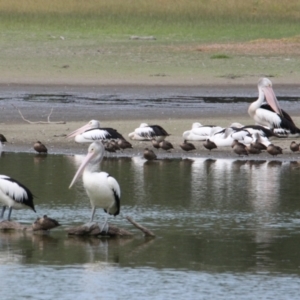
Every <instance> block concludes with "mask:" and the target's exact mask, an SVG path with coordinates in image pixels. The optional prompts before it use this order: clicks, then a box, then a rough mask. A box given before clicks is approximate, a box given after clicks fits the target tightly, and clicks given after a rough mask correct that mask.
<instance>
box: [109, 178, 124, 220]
mask: <svg viewBox="0 0 300 300" xmlns="http://www.w3.org/2000/svg"><path fill="white" fill-rule="evenodd" d="M107 183H108V185H109V187H110V188H111V190H112V191H113V194H114V197H115V204H114V205H113V207H111V208H110V210H109V212H108V213H109V214H111V215H114V216H116V215H118V214H119V213H120V206H121V204H120V198H121V189H120V186H119V184H118V182H117V180H116V179H115V178H114V177H112V176H110V175H108V177H107Z"/></svg>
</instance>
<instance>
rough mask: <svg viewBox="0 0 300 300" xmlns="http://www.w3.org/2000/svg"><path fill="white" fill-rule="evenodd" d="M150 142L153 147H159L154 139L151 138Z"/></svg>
mask: <svg viewBox="0 0 300 300" xmlns="http://www.w3.org/2000/svg"><path fill="white" fill-rule="evenodd" d="M151 143H152V146H153V147H154V148H156V149H159V142H158V141H157V140H156V139H152V140H151Z"/></svg>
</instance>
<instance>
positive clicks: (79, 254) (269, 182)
mask: <svg viewBox="0 0 300 300" xmlns="http://www.w3.org/2000/svg"><path fill="white" fill-rule="evenodd" d="M83 157H84V155H80V156H60V155H47V157H43V158H41V159H38V160H37V159H36V157H35V155H32V154H14V153H5V155H3V156H1V158H0V168H1V173H4V174H8V175H10V176H14V177H17V178H18V180H20V181H21V182H24V184H25V185H27V186H29V187H30V188H31V190H32V191H33V192H34V194H35V195H36V196H37V199H36V208H37V211H38V214H39V215H40V216H41V215H43V214H47V215H48V216H49V217H52V218H54V219H57V220H58V221H59V222H60V223H61V224H62V225H63V226H61V227H59V228H57V229H55V230H54V231H53V232H51V234H50V235H47V236H39V235H35V234H31V233H23V232H22V233H20V232H16V233H4V232H2V233H0V272H4V271H5V272H7V269H6V268H5V267H6V265H9V266H11V265H17V266H20V265H21V266H23V267H24V269H22V270H21V269H20V270H16V271H15V273H16V274H18V275H20V276H22V275H23V274H22V275H21V273H22V272H24V270H27V271H28V272H29V265H30V266H31V268H33V269H38V268H45V267H46V266H50V267H53V270H52V271H49V269H47V272H49V274H48V275H47V278H48V277H49V278H48V280H50V278H52V280H65V281H66V284H68V286H70V287H72V288H73V291H74V289H75V287H74V286H73V283H72V280H74V278H73V279H71V277H72V276H71V275H70V276H71V277H68V276H66V273H70V272H68V268H73V270H75V269H76V272H78V273H76V272H75V271H74V272H75V273H76V274H77V275H76V276H77V277H76V280H79V281H80V280H82V281H80V282H81V283H82V284H81V285H80V290H81V291H83V290H84V293H88V290H89V289H93V288H94V285H93V284H92V282H93V283H95V281H94V280H95V279H92V281H91V278H94V277H93V276H94V275H95V274H96V275H97V276H102V278H103V280H104V281H105V280H114V278H116V276H117V274H119V272H125V273H126V276H125V277H124V278H123V279H122V280H123V284H124V286H131V283H132V282H133V281H134V280H136V279H134V278H133V276H138V278H139V277H141V280H142V281H143V284H145V285H146V286H148V287H149V288H150V285H148V283H147V282H145V281H144V280H143V279H144V278H145V277H144V276H146V277H147V275H143V274H149V272H150V269H151V270H174V272H175V273H174V278H173V280H175V281H176V280H177V281H178V280H179V278H178V277H176V276H177V275H176V274H179V272H183V273H184V277H183V278H180V280H179V281H180V282H181V285H184V286H185V285H187V284H188V282H189V280H190V279H191V271H193V272H195V273H196V274H198V275H199V274H202V275H203V276H204V278H207V276H208V275H207V274H212V273H213V274H217V275H216V276H217V277H218V276H219V274H224V273H225V274H226V273H227V274H243V275H244V276H247V274H249V273H251V274H254V273H255V274H260V273H261V272H265V274H269V275H268V276H270V277H272V276H273V275H274V274H281V276H287V275H288V274H293V276H300V269H299V266H300V257H299V255H298V248H299V243H300V234H299V232H300V231H299V229H300V222H299V218H300V202H299V200H298V198H299V192H300V186H299V176H300V168H299V167H298V163H296V162H292V163H289V162H278V161H266V160H262V161H260V160H257V161H255V160H248V161H247V160H234V159H206V158H194V157H193V158H189V157H186V158H185V159H163V160H158V161H155V162H147V161H146V160H144V159H143V158H141V157H133V158H106V159H104V160H103V163H102V166H101V167H102V169H103V170H104V171H106V172H108V173H110V174H111V175H112V176H113V177H115V178H116V179H117V180H118V182H119V183H120V186H121V189H122V196H121V215H120V216H118V217H117V218H115V219H113V220H111V222H112V223H114V224H116V225H117V226H119V227H122V228H125V229H127V230H129V231H132V232H133V233H134V234H135V235H134V238H132V239H122V238H121V239H97V238H91V239H81V238H74V237H67V236H66V233H65V229H66V228H67V227H69V226H73V225H74V226H75V225H77V224H82V223H85V222H86V220H87V219H89V215H90V203H89V200H88V197H87V195H86V193H85V191H84V189H83V187H82V185H80V184H78V185H77V186H76V188H75V189H74V190H73V189H71V190H69V189H68V186H69V184H70V182H71V180H72V177H73V176H74V173H75V172H76V169H77V168H78V166H79V165H80V163H81V160H82V158H83ZM22 170H30V172H27V173H26V172H22ZM126 215H130V216H132V217H133V218H134V219H135V220H136V221H138V222H140V223H141V224H142V225H144V226H146V227H148V228H149V229H150V230H153V231H154V232H155V234H156V236H157V237H156V239H153V240H147V239H144V237H143V236H142V234H141V233H140V232H137V230H136V229H135V228H133V227H132V226H131V225H130V224H129V223H128V222H127V221H126V220H125V218H124V216H126ZM14 218H15V219H16V220H20V221H21V222H22V223H27V224H30V223H32V222H33V221H34V220H33V219H35V218H36V217H35V216H33V215H32V214H30V212H27V211H24V210H23V211H16V214H15V215H14ZM57 267H59V268H60V270H61V271H62V270H64V271H62V272H61V273H59V272H56V271H57V270H55V268H57ZM138 270H141V271H140V272H141V273H139V272H138ZM37 271H38V270H37ZM71 273H72V272H71ZM75 273H74V274H75ZM62 274H64V275H62ZM74 276H75V275H74ZM97 276H96V278H98V277H97ZM155 276H158V277H159V275H158V274H156V275H155ZM158 277H155V278H153V280H152V282H153V281H157V279H158ZM3 278H4V279H2V280H4V284H6V285H7V284H8V285H9V284H10V282H9V279H8V278H7V277H5V276H4V277H3ZM22 278H23V280H24V281H26V280H29V278H28V277H24V276H22ZM108 278H109V279H108ZM228 278H229V280H230V278H232V277H230V276H228ZM272 278H273V277H272ZM259 280H260V279H259V278H257V282H259ZM205 282H206V283H205ZM26 283H27V286H29V285H30V284H29V283H28V282H26ZM113 283H114V284H115V285H113V284H112V283H111V282H109V284H111V285H110V286H111V288H112V289H113V290H114V291H116V290H115V289H114V288H113V287H114V286H118V284H119V283H117V282H115V281H113ZM227 283H228V282H227ZM106 284H108V281H106ZM149 284H150V283H149ZM202 284H203V286H204V287H205V286H207V285H208V284H209V283H208V281H206V280H204V282H203V283H202ZM219 284H220V282H219ZM225 284H226V283H225ZM245 284H246V281H245ZM292 284H293V281H290V282H289V283H288V286H289V287H291V286H292ZM162 286H163V283H161V284H159V283H158V286H157V288H159V287H162ZM285 286H286V284H285ZM72 288H71V289H72ZM245 288H246V285H245ZM116 293H117V295H118V292H116ZM192 296H194V298H195V297H196V295H195V294H193V293H192ZM217 298H218V297H217ZM217 298H216V299H217Z"/></svg>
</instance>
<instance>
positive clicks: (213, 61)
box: [0, 0, 300, 81]
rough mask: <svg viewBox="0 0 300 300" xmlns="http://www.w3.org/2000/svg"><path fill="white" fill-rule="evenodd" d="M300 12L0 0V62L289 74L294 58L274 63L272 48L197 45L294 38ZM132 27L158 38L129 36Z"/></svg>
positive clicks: (127, 0) (30, 70) (125, 1)
mask: <svg viewBox="0 0 300 300" xmlns="http://www.w3.org/2000/svg"><path fill="white" fill-rule="evenodd" d="M299 19H300V1H299V0H249V1H241V0H113V1H108V0H51V1H49V0H22V1H20V0H9V1H7V0H0V47H1V57H2V59H1V60H0V69H1V73H2V76H8V77H13V78H16V77H18V76H22V77H27V78H31V77H35V78H37V79H40V78H42V77H45V78H48V77H51V78H56V79H59V78H69V77H75V79H76V78H87V79H88V78H91V79H93V80H95V81H97V80H98V79H97V78H100V79H101V78H103V77H105V78H106V77H113V78H124V77H127V78H128V76H127V75H128V74H130V75H132V77H133V78H134V77H139V76H145V78H150V77H151V78H155V77H157V76H158V75H157V74H160V75H161V74H164V76H163V79H164V80H168V79H169V78H173V77H174V76H177V75H180V76H183V77H188V78H194V77H195V75H196V74H200V73H203V74H205V78H209V76H213V77H222V76H223V77H226V76H227V74H230V75H228V76H235V77H236V78H237V77H240V76H243V75H244V74H245V73H247V74H248V73H249V74H254V73H255V75H254V76H256V73H259V74H264V72H265V71H267V72H268V73H270V74H271V73H272V74H279V75H278V76H280V75H282V74H293V72H294V71H295V66H296V65H297V63H298V61H295V60H290V61H283V60H282V62H284V65H283V66H281V64H280V66H279V60H278V59H277V58H276V57H273V56H272V55H270V57H269V58H268V61H266V60H262V59H261V56H255V55H254V54H253V53H251V54H250V55H249V54H247V55H246V56H243V55H241V54H239V53H235V52H234V51H233V52H232V51H226V50H225V51H223V50H222V49H216V50H213V51H211V50H205V51H202V50H199V46H201V45H203V44H209V43H237V42H247V41H252V40H258V39H283V38H288V39H294V38H295V39H296V40H297V39H298V42H299V38H297V36H299ZM133 35H136V36H150V35H151V36H155V37H156V40H131V39H130V37H131V36H133ZM218 53H219V54H218ZM220 53H221V54H220ZM295 57H296V56H294V58H293V59H296V58H295ZM218 58H219V59H218ZM221 58H223V59H221ZM226 58H230V60H228V59H226ZM278 68H280V69H279V70H280V71H278ZM245 70H247V71H245ZM232 74H233V75H232ZM249 74H248V75H249Z"/></svg>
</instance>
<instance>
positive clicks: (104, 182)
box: [70, 142, 121, 228]
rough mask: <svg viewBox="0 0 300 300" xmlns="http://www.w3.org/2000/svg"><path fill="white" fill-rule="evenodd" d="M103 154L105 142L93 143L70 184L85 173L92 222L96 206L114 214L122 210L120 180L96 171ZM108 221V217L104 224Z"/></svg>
mask: <svg viewBox="0 0 300 300" xmlns="http://www.w3.org/2000/svg"><path fill="white" fill-rule="evenodd" d="M103 155H104V146H103V144H102V143H101V142H94V143H92V144H91V145H90V146H89V148H88V154H87V156H86V157H85V159H84V161H83V162H82V164H81V165H80V167H79V169H78V171H77V173H76V174H75V176H74V178H73V180H72V182H71V184H70V188H71V187H72V185H73V184H74V182H75V181H76V180H77V178H78V177H79V175H81V174H82V173H83V176H82V179H83V185H84V187H85V190H86V192H87V194H88V196H89V198H90V201H91V205H92V215H91V222H92V221H93V219H94V214H95V211H96V207H101V208H103V209H104V211H105V212H107V213H108V214H110V215H114V216H116V215H118V214H119V212H120V197H121V190H120V186H119V184H118V182H117V181H116V179H115V178H113V177H111V176H110V175H109V174H108V173H106V172H96V171H97V170H98V166H99V164H100V163H101V161H102V159H103ZM106 222H107V218H106V220H105V223H104V225H106ZM104 225H103V227H104ZM103 227H102V228H103Z"/></svg>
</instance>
